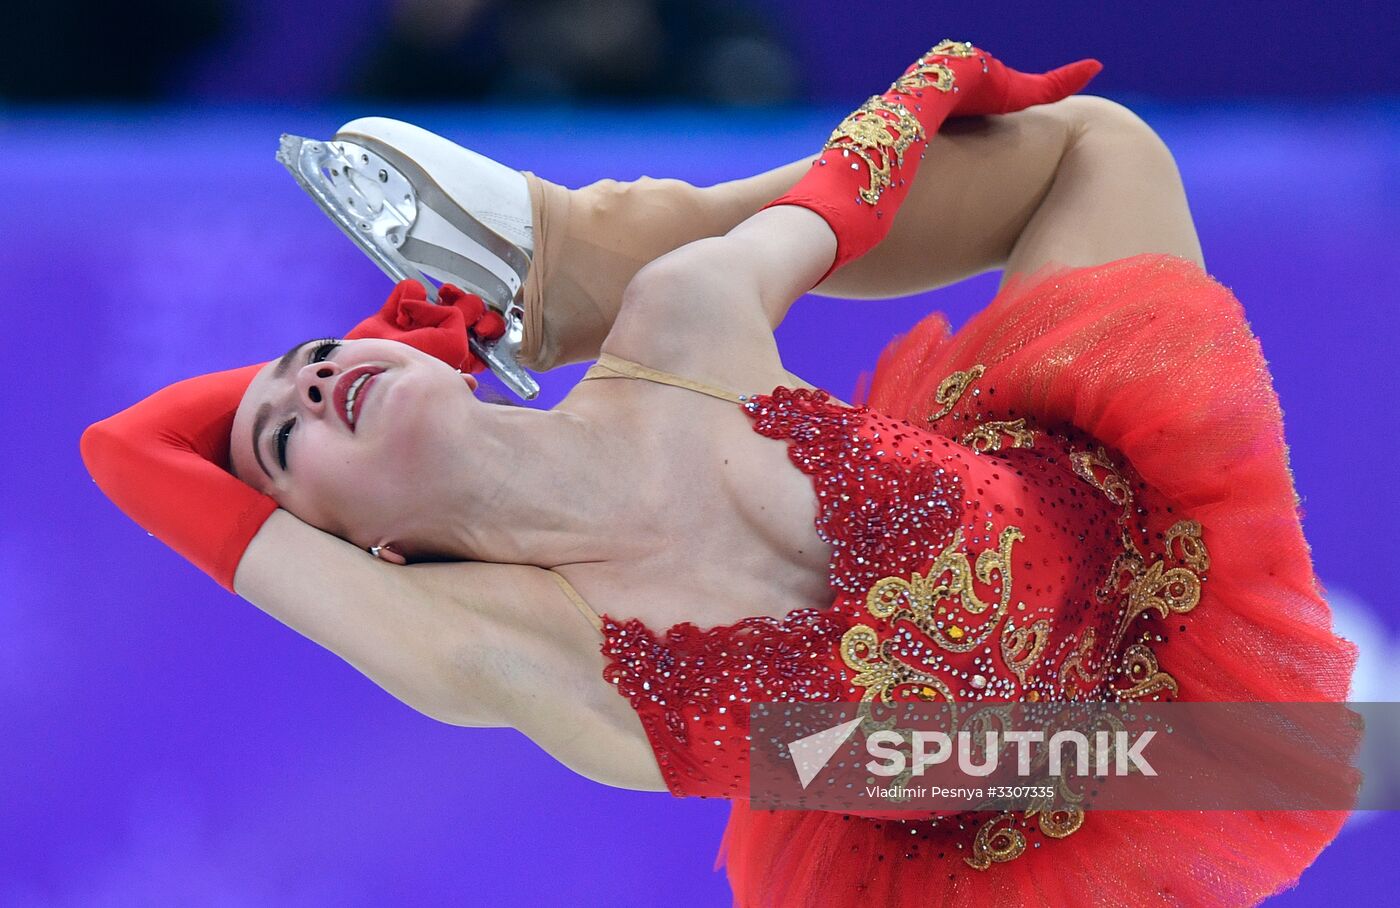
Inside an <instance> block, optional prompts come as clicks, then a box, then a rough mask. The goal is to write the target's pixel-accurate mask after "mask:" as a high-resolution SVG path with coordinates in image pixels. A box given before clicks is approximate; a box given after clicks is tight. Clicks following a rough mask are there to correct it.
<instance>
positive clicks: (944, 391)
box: [926, 363, 987, 422]
mask: <svg viewBox="0 0 1400 908" xmlns="http://www.w3.org/2000/svg"><path fill="white" fill-rule="evenodd" d="M986 371H987V367H986V366H984V365H982V364H981V363H978V364H977V365H975V366H973V367H972V368H971V369H968V370H966V371H964V372H954V373H953V374H952V375H950V376H948V377H947V378H945V379H943V381H941V382H939V383H938V390H937V391H935V392H934V393H933V401H934V403H936V404H938V405H939V406H940V409H939V410H938V412H936V413H934V414H932V415H930V416H928V417H926V418H927V420H928V421H929V422H933V421H934V420H937V419H942V418H943V417H945V416H947V415H948V414H949V413H951V412H952V410H953V407H954V406H955V405H956V404H957V402H958V400H959V399H961V398H962V396H963V392H964V391H966V390H967V387H968V385H970V384H972V383H973V382H975V381H976V380H977V379H979V378H981V377H982V373H984V372H986Z"/></svg>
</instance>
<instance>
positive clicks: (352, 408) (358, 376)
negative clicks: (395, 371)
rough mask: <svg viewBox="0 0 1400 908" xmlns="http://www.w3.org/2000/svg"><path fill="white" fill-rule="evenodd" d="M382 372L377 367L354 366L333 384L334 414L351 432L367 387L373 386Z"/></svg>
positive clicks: (361, 406) (357, 418)
mask: <svg viewBox="0 0 1400 908" xmlns="http://www.w3.org/2000/svg"><path fill="white" fill-rule="evenodd" d="M383 371H384V370H383V369H382V368H380V367H379V366H356V367H355V368H353V369H350V370H349V371H347V372H346V373H345V374H344V375H342V376H341V377H340V381H338V382H336V383H335V392H334V401H333V403H334V404H335V412H336V415H337V416H339V417H340V419H341V422H343V423H345V425H346V426H348V427H349V428H350V431H351V432H353V431H355V423H357V422H358V421H359V418H360V411H361V410H362V409H363V407H364V402H365V396H366V394H367V393H368V392H369V386H370V385H372V384H374V379H375V376H377V375H378V374H379V373H380V372H383Z"/></svg>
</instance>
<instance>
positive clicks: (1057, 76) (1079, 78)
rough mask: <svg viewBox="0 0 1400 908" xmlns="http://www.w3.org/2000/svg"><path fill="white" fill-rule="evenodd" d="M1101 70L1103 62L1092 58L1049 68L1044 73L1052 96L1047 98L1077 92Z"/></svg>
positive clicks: (1059, 97)
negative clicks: (1056, 67) (1052, 93)
mask: <svg viewBox="0 0 1400 908" xmlns="http://www.w3.org/2000/svg"><path fill="white" fill-rule="evenodd" d="M1102 70H1103V64H1102V63H1100V62H1099V61H1098V60H1094V59H1092V58H1090V59H1087V60H1080V61H1078V62H1076V63H1070V64H1069V65H1067V66H1061V67H1060V68H1058V69H1052V70H1050V71H1049V72H1048V73H1046V74H1045V75H1046V81H1047V82H1048V83H1049V86H1050V87H1051V88H1052V90H1053V92H1054V96H1053V97H1051V98H1048V99H1047V100H1048V101H1058V100H1060V99H1061V98H1067V97H1069V96H1070V95H1075V94H1078V93H1079V92H1081V91H1083V90H1084V86H1086V85H1088V84H1089V81H1090V80H1091V79H1093V78H1094V77H1095V76H1097V75H1098V74H1099V73H1100V72H1101V71H1102Z"/></svg>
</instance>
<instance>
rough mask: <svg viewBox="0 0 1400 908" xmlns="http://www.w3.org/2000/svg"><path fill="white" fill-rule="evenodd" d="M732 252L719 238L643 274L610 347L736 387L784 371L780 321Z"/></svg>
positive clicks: (632, 286) (626, 299)
mask: <svg viewBox="0 0 1400 908" xmlns="http://www.w3.org/2000/svg"><path fill="white" fill-rule="evenodd" d="M732 251H733V244H732V243H731V242H729V241H728V240H727V239H726V238H724V237H713V238H710V239H706V240H701V241H699V242H695V243H690V244H689V245H687V246H684V247H682V248H681V249H679V250H676V251H675V252H672V253H669V254H668V255H666V256H663V257H662V258H660V259H657V260H656V261H655V262H652V263H651V264H649V265H647V266H646V267H645V268H643V269H642V270H641V271H639V272H638V273H637V275H636V276H635V277H634V278H633V279H632V281H631V283H629V284H628V286H627V289H626V290H625V291H624V293H623V297H622V306H621V308H620V310H619V312H618V316H617V320H616V321H615V322H614V324H613V327H612V330H611V331H610V332H609V333H608V336H607V337H606V338H605V339H604V341H603V344H602V352H604V353H610V354H612V355H614V356H620V357H622V358H623V359H629V360H632V361H634V362H639V363H642V364H643V365H647V366H650V367H652V368H654V369H661V370H664V371H667V372H674V373H676V374H679V375H683V376H685V377H687V378H692V379H695V380H697V381H705V382H708V383H710V384H714V385H718V386H720V387H729V388H735V389H742V388H748V387H754V386H756V385H759V384H762V383H763V382H764V381H766V380H767V379H768V378H770V377H772V376H774V375H776V374H779V373H780V371H781V360H780V359H779V356H778V345H777V342H776V341H775V340H774V338H773V329H772V326H770V325H769V324H768V321H767V319H766V318H765V317H764V314H763V310H762V307H761V306H760V305H759V304H758V300H757V298H756V296H755V295H754V293H753V292H752V290H750V289H746V287H745V286H744V284H743V282H739V281H735V280H734V279H733V270H734V265H735V263H734V261H733V259H732Z"/></svg>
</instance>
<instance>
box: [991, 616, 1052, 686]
mask: <svg viewBox="0 0 1400 908" xmlns="http://www.w3.org/2000/svg"><path fill="white" fill-rule="evenodd" d="M1049 641H1050V620H1049V619H1048V618H1041V619H1039V620H1038V621H1036V622H1035V623H1034V624H1028V625H1022V626H1021V627H1014V628H1013V627H1012V626H1011V625H1010V624H1007V626H1006V629H1005V630H1003V631H1002V632H1001V658H1002V661H1004V662H1005V663H1006V665H1007V667H1008V668H1010V669H1011V672H1012V674H1014V675H1015V676H1016V679H1017V680H1018V681H1020V682H1021V686H1022V687H1024V686H1025V684H1026V672H1027V670H1029V669H1030V667H1031V666H1032V665H1034V664H1035V661H1036V660H1037V659H1039V658H1040V656H1041V654H1042V653H1044V652H1045V646H1046V644H1047V643H1048V642H1049Z"/></svg>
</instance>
